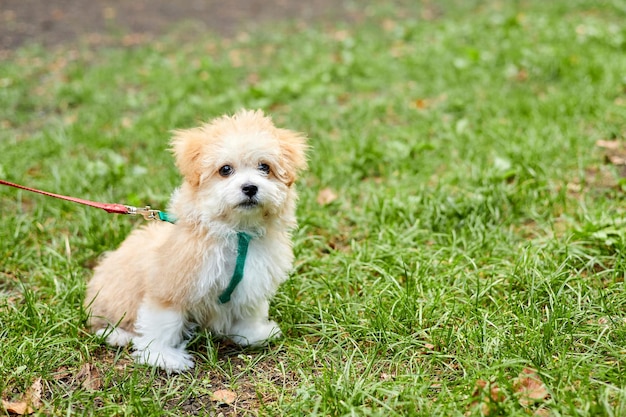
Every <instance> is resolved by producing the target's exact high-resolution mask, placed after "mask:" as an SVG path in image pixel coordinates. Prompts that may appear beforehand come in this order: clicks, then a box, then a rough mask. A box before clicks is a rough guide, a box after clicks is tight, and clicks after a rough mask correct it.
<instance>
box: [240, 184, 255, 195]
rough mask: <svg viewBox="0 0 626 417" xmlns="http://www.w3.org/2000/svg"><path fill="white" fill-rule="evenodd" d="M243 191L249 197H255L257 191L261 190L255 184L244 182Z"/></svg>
mask: <svg viewBox="0 0 626 417" xmlns="http://www.w3.org/2000/svg"><path fill="white" fill-rule="evenodd" d="M241 191H243V193H244V194H245V195H247V196H248V197H254V196H255V195H256V193H257V191H259V187H257V186H256V185H254V184H244V185H243V186H242V187H241Z"/></svg>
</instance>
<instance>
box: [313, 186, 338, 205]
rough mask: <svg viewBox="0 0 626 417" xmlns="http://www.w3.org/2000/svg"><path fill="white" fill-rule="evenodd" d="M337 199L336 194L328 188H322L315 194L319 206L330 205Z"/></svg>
mask: <svg viewBox="0 0 626 417" xmlns="http://www.w3.org/2000/svg"><path fill="white" fill-rule="evenodd" d="M336 199H337V194H335V192H334V191H333V190H331V189H330V188H324V189H322V190H320V192H319V193H317V203H318V204H319V205H321V206H325V205H327V204H330V203H332V202H333V201H335V200H336Z"/></svg>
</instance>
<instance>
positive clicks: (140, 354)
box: [133, 347, 194, 374]
mask: <svg viewBox="0 0 626 417" xmlns="http://www.w3.org/2000/svg"><path fill="white" fill-rule="evenodd" d="M133 357H134V358H135V361H136V362H137V363H141V364H146V365H152V366H158V367H159V368H161V369H163V370H164V371H165V372H167V373H168V374H169V373H172V372H174V373H180V372H185V371H189V370H190V369H192V368H193V366H194V364H193V358H192V356H191V355H190V354H189V353H187V351H186V350H185V349H180V348H179V349H176V348H170V347H163V348H161V349H144V350H136V351H135V352H133Z"/></svg>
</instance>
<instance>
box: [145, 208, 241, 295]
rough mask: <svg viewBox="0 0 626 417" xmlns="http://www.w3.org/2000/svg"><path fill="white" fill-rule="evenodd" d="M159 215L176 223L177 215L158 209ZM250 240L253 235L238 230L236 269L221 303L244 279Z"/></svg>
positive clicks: (167, 220) (160, 217)
mask: <svg viewBox="0 0 626 417" xmlns="http://www.w3.org/2000/svg"><path fill="white" fill-rule="evenodd" d="M157 215H158V217H159V220H161V221H164V222H169V223H176V217H175V216H173V215H171V214H168V213H166V212H164V211H158V212H157ZM250 240H252V235H249V234H248V233H246V232H237V262H236V263H235V271H234V272H233V276H232V277H231V278H230V282H229V283H228V287H226V289H225V290H224V292H223V293H222V294H221V295H220V296H219V297H218V300H219V302H220V304H226V303H227V302H229V301H230V297H231V296H232V295H233V291H235V288H237V285H239V283H240V282H241V280H242V279H243V268H244V266H245V265H246V256H247V255H248V245H249V244H250Z"/></svg>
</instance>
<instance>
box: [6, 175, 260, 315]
mask: <svg viewBox="0 0 626 417" xmlns="http://www.w3.org/2000/svg"><path fill="white" fill-rule="evenodd" d="M0 185H7V186H9V187H13V188H19V189H21V190H26V191H31V192H33V193H37V194H42V195H45V196H48V197H54V198H58V199H61V200H66V201H71V202H73V203H78V204H83V205H85V206H89V207H95V208H99V209H102V210H104V211H106V212H107V213H114V214H129V215H131V216H136V215H141V216H143V217H144V218H145V219H146V220H161V221H164V222H169V223H176V218H175V217H174V216H173V215H171V214H168V213H166V212H163V211H160V210H153V209H151V208H150V206H145V207H133V206H127V205H124V204H111V203H98V202H96V201H90V200H84V199H82V198H76V197H69V196H66V195H61V194H55V193H50V192H48V191H42V190H38V189H36V188H30V187H25V186H23V185H19V184H15V183H12V182H9V181H4V180H0ZM250 240H252V236H251V235H249V234H248V233H245V232H238V233H237V241H238V242H237V260H236V262H235V271H234V272H233V276H232V277H231V278H230V282H229V283H228V287H226V289H225V290H224V292H223V293H222V294H221V295H220V296H219V297H218V300H219V302H220V304H226V303H228V302H229V301H230V297H231V296H232V294H233V291H235V288H237V286H238V285H239V283H240V282H241V280H242V279H243V268H244V266H245V264H246V257H247V255H248V245H249V243H250Z"/></svg>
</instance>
